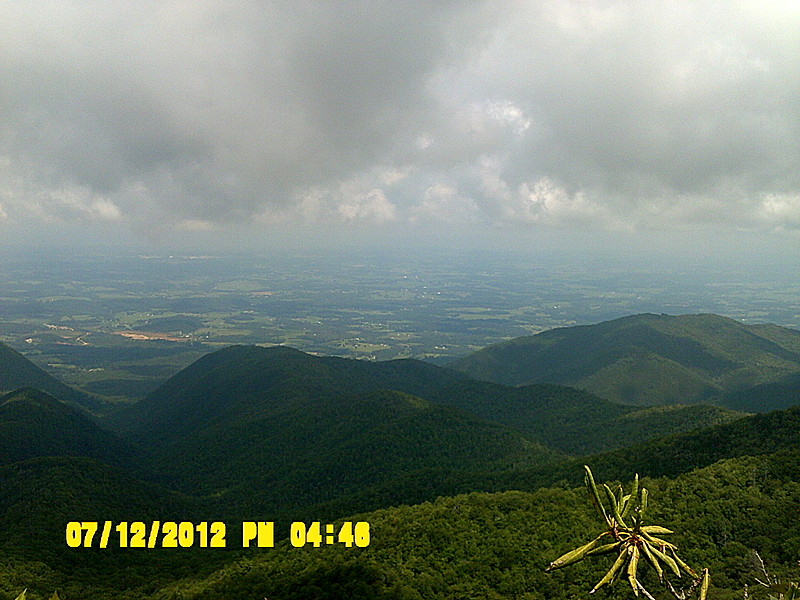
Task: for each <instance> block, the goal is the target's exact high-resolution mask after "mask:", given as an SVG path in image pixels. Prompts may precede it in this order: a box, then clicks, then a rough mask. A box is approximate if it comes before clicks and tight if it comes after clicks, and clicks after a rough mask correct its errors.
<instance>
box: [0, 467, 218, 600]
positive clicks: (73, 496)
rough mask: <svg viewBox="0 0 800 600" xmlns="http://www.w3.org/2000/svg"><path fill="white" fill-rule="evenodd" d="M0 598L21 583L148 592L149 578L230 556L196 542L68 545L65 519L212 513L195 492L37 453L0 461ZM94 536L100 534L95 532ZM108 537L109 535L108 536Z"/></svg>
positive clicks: (71, 591)
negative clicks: (178, 546)
mask: <svg viewBox="0 0 800 600" xmlns="http://www.w3.org/2000/svg"><path fill="white" fill-rule="evenodd" d="M0 481H2V487H1V488H0V556H1V557H2V558H3V569H0V598H6V597H8V598H15V597H16V595H17V594H18V593H19V592H20V591H21V590H22V589H24V588H29V589H30V591H31V592H32V597H34V598H36V597H39V598H49V597H50V595H51V594H52V593H53V591H54V590H55V589H58V590H59V592H60V593H61V597H62V598H66V599H68V600H69V599H72V598H75V599H78V598H119V597H120V596H119V595H118V594H119V593H120V591H121V590H124V589H126V588H129V587H135V588H139V591H138V593H137V594H136V596H135V597H138V598H144V597H147V596H148V594H147V590H148V589H152V586H153V583H154V581H155V580H157V579H158V580H160V581H162V582H163V581H169V580H170V579H171V578H173V577H180V576H189V575H193V574H200V573H205V572H208V571H209V570H210V569H213V568H214V565H217V566H220V565H222V564H223V561H224V560H225V559H226V558H227V559H228V560H229V559H230V556H228V557H225V556H222V555H215V554H214V553H212V552H210V551H205V552H204V551H202V550H200V549H197V550H196V551H194V552H189V553H187V552H180V551H170V550H161V551H159V552H152V551H151V552H148V551H146V550H145V551H142V550H140V551H138V552H136V551H131V550H127V551H125V550H120V549H115V548H114V546H115V544H114V543H113V541H112V543H111V547H110V548H107V549H104V550H101V549H99V548H98V547H97V543H96V544H95V547H94V548H69V547H67V545H66V543H65V531H66V524H67V523H68V522H70V521H95V522H96V521H100V522H102V521H104V520H111V521H113V522H114V523H115V524H116V523H119V522H122V521H128V522H131V521H144V522H148V523H149V522H152V521H154V520H162V521H166V520H175V521H184V520H187V521H188V520H192V521H195V522H199V521H201V520H203V519H209V518H215V517H218V516H219V515H210V514H209V513H208V512H207V509H205V508H203V507H202V505H201V503H199V502H198V501H197V500H194V499H192V498H189V497H187V496H184V495H181V494H178V493H175V492H173V491H170V490H167V489H165V488H163V487H160V486H157V485H153V484H151V483H147V482H144V481H141V480H139V479H136V478H135V477H132V476H131V475H129V474H128V473H127V472H125V471H123V470H121V469H118V468H114V467H110V466H108V465H105V464H103V463H101V462H99V461H96V460H92V459H88V458H78V457H47V458H35V459H31V460H27V461H21V462H17V463H14V464H10V465H6V466H3V467H0ZM98 536H99V534H98ZM111 539H112V540H113V538H111Z"/></svg>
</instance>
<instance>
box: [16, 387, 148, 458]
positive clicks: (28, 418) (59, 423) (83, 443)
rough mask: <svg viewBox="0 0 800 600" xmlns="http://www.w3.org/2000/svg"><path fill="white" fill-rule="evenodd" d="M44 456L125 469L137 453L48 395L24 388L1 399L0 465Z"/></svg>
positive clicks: (83, 415)
mask: <svg viewBox="0 0 800 600" xmlns="http://www.w3.org/2000/svg"><path fill="white" fill-rule="evenodd" d="M41 456H83V457H87V458H94V459H97V460H100V461H103V462H105V463H107V464H109V465H117V466H125V465H131V464H133V463H134V462H135V456H136V452H135V451H134V449H133V448H132V447H131V446H130V445H129V444H127V443H126V442H123V441H122V440H121V439H119V438H118V437H117V436H116V435H114V434H112V433H111V432H109V431H106V430H104V429H101V428H100V427H99V426H98V425H97V424H96V423H95V422H94V421H92V420H91V419H90V418H89V417H88V416H87V415H86V414H85V413H83V412H82V411H80V410H79V409H77V408H74V407H73V406H71V405H68V404H65V403H64V402H61V401H60V400H56V399H55V398H53V397H52V396H50V395H49V394H46V393H45V392H41V391H39V390H34V389H31V388H22V389H19V390H16V391H14V392H10V393H8V394H6V395H4V396H0V465H4V464H9V463H13V462H18V461H22V460H27V459H30V458H36V457H41Z"/></svg>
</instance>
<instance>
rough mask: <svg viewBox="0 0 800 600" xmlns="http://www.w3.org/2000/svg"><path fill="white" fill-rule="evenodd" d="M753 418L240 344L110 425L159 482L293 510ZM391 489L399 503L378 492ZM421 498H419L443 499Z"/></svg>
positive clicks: (356, 506)
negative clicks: (400, 483) (132, 444)
mask: <svg viewBox="0 0 800 600" xmlns="http://www.w3.org/2000/svg"><path fill="white" fill-rule="evenodd" d="M410 393H414V394H417V395H416V396H410V395H409V394H410ZM420 397H424V400H423V399H421V398H420ZM740 416H741V415H740V414H739V413H733V412H731V411H724V410H721V409H717V408H712V407H675V408H670V409H646V410H645V409H640V408H635V407H629V406H622V405H619V404H615V403H612V402H609V401H607V400H603V399H601V398H598V397H596V396H593V395H592V394H589V393H586V392H583V391H579V390H575V389H571V388H565V387H562V386H555V385H539V386H530V387H526V388H512V387H508V386H502V385H497V384H490V383H486V382H478V381H473V380H468V379H466V378H465V376H463V375H460V374H457V373H455V372H452V371H450V370H448V369H443V368H440V367H435V366H433V365H429V364H426V363H422V362H419V361H413V360H400V361H388V362H377V363H375V362H367V361H358V360H353V359H341V358H330V357H316V356H311V355H308V354H305V353H302V352H299V351H297V350H293V349H291V348H286V347H274V348H261V347H254V346H234V347H230V348H226V349H224V350H220V351H218V352H215V353H213V354H209V355H207V356H205V357H203V358H201V359H200V360H198V361H197V362H195V363H194V364H192V365H191V366H189V367H188V368H186V369H184V370H183V371H181V372H180V373H178V374H177V375H175V376H174V377H172V378H171V379H169V380H168V381H167V382H166V383H165V384H164V385H163V386H161V387H160V388H159V389H158V390H156V391H155V392H153V393H152V394H150V395H149V396H148V397H147V398H146V399H144V400H143V401H141V402H140V403H138V404H137V405H134V406H132V407H128V408H126V409H125V410H122V411H120V412H119V413H117V414H116V415H112V416H111V417H110V418H109V419H108V420H107V423H108V424H109V425H111V426H113V427H114V428H115V429H116V430H117V431H120V432H122V433H124V434H126V435H128V436H130V437H131V438H132V439H136V440H138V441H139V442H141V443H142V444H146V446H147V447H148V448H149V449H150V450H151V452H152V454H153V463H152V464H153V467H152V471H151V476H153V477H156V480H157V481H159V482H160V483H163V484H165V485H170V486H175V487H176V488H177V489H180V490H182V491H184V492H186V493H191V494H199V495H211V496H213V497H215V498H217V499H218V501H219V502H220V503H225V502H231V501H233V500H232V499H235V502H234V503H235V504H236V505H237V506H241V507H249V508H251V509H253V510H255V509H265V510H270V511H278V512H281V511H282V510H283V508H284V507H286V506H291V507H293V509H294V510H302V509H303V508H305V507H310V506H317V507H319V506H321V505H327V504H330V503H333V504H332V505H334V506H347V507H349V508H350V509H351V510H364V509H367V508H375V507H380V506H385V505H386V504H385V503H383V502H384V501H383V500H380V498H387V501H388V498H393V499H396V497H397V496H396V495H395V494H396V490H395V489H394V484H393V481H394V480H395V479H396V478H398V477H408V478H412V479H413V478H415V476H414V475H413V473H414V472H415V471H419V472H420V473H426V472H428V471H430V470H431V469H433V470H445V471H448V472H451V471H452V472H460V473H462V474H464V473H488V472H489V471H492V472H502V471H506V470H509V469H517V470H519V469H527V468H531V467H541V466H544V465H549V464H552V463H553V461H554V460H555V459H556V458H557V456H558V455H559V454H560V453H570V454H588V453H592V452H598V451H601V450H608V449H611V448H616V447H620V446H623V445H630V444H632V443H635V442H638V441H643V440H646V439H652V438H653V437H659V436H663V435H665V434H667V433H672V432H676V431H685V430H688V429H693V428H699V427H703V426H708V425H712V424H715V423H719V422H727V421H730V420H732V419H735V418H738V417H740ZM424 477H426V475H420V477H418V478H417V480H420V479H423V478H424ZM387 486H388V488H390V489H391V491H390V492H389V496H388V497H386V496H385V493H384V492H383V491H378V492H377V493H373V490H384V489H385V488H386V487H387ZM411 489H412V490H413V491H409V490H405V493H408V494H410V495H409V496H408V497H409V498H411V499H413V500H420V499H428V498H430V497H435V496H430V495H427V496H425V495H420V494H418V493H417V492H418V490H419V488H411ZM254 490H257V491H254ZM403 493H404V492H401V496H400V500H401V501H403V500H404V499H405V496H403V495H402V494H403ZM356 498H363V499H364V502H363V503H361V502H359V501H357V500H356ZM340 501H344V502H345V504H341V502H340ZM243 510H244V508H243Z"/></svg>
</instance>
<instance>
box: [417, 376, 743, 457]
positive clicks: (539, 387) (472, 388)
mask: <svg viewBox="0 0 800 600" xmlns="http://www.w3.org/2000/svg"><path fill="white" fill-rule="evenodd" d="M428 398H429V399H430V400H432V401H434V402H438V403H441V404H445V405H449V406H455V407H458V408H460V409H462V410H465V411H468V412H470V413H472V414H474V415H476V416H479V417H481V418H484V419H488V420H492V421H497V422H499V423H503V424H505V425H508V426H510V427H514V428H515V429H518V430H519V431H521V432H523V433H524V434H526V435H529V436H531V437H532V438H533V439H535V440H538V441H540V442H541V443H543V444H545V445H546V446H549V447H551V448H555V449H557V450H560V451H562V452H566V453H568V454H577V455H582V454H592V453H596V452H602V451H604V450H611V449H613V448H619V447H622V446H630V445H632V444H636V443H638V442H643V441H645V440H648V439H653V438H658V437H663V436H665V435H668V434H671V433H679V432H682V431H690V430H693V429H702V428H704V427H710V426H712V425H717V424H720V423H727V422H730V421H733V420H736V419H738V418H741V417H742V416H744V413H740V412H736V411H732V410H728V409H724V408H720V407H716V406H708V405H693V406H686V405H672V406H655V407H637V406H630V405H623V404H618V403H616V402H610V401H608V400H604V399H603V398H599V397H597V396H595V395H594V394H591V393H589V392H585V391H583V390H578V389H575V388H570V387H565V386H561V385H553V384H532V385H526V386H522V387H510V386H504V385H499V384H495V383H490V382H486V381H476V380H466V381H459V382H456V383H453V384H451V385H447V386H444V387H442V388H440V389H438V390H436V391H435V392H434V393H433V394H431V395H430V396H428Z"/></svg>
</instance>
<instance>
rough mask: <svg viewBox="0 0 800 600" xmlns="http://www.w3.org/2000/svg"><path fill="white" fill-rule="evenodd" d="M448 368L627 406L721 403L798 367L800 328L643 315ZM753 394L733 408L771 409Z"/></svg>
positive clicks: (499, 349)
mask: <svg viewBox="0 0 800 600" xmlns="http://www.w3.org/2000/svg"><path fill="white" fill-rule="evenodd" d="M450 366H451V367H453V368H454V369H457V370H459V371H461V372H463V373H466V374H468V375H470V376H471V377H474V378H477V379H485V380H488V381H495V382H498V383H503V384H507V385H523V384H530V383H539V382H548V383H559V384H563V385H571V386H575V387H578V388H581V389H585V390H588V391H591V392H593V393H595V394H597V395H598V396H601V397H603V398H607V399H609V400H614V401H617V402H623V403H628V404H637V405H661V404H675V403H684V404H686V403H697V402H703V401H708V400H711V399H714V398H717V399H719V401H720V402H725V400H726V396H725V394H727V393H731V392H737V391H743V390H746V389H748V388H752V387H753V386H756V385H760V384H765V383H774V382H780V381H781V380H783V379H784V378H786V377H788V376H790V375H793V374H797V373H800V331H797V330H794V329H788V328H785V327H778V326H776V325H745V324H743V323H739V322H738V321H734V320H733V319H728V318H726V317H720V316H718V315H682V316H670V315H654V314H642V315H634V316H630V317H623V318H621V319H616V320H614V321H606V322H603V323H598V324H596V325H584V326H578V327H565V328H558V329H552V330H550V331H545V332H542V333H540V334H537V335H533V336H526V337H521V338H515V339H513V340H510V341H507V342H503V343H500V344H496V345H493V346H489V347H487V348H484V349H482V350H479V351H478V352H475V353H474V354H471V355H469V356H466V357H464V358H462V359H460V360H458V361H455V362H454V363H452V364H451V365H450ZM742 393H744V392H742ZM756 398H757V397H756V396H754V400H753V401H752V402H747V401H741V400H739V401H737V402H735V403H733V404H734V406H732V407H735V408H737V409H739V410H747V411H751V412H755V411H758V410H769V409H771V408H778V406H776V405H775V402H774V401H772V402H771V403H770V404H769V405H766V406H765V407H764V408H763V409H762V407H761V406H760V405H759V404H758V402H757V400H756ZM786 407H787V405H783V406H780V408H786Z"/></svg>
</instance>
